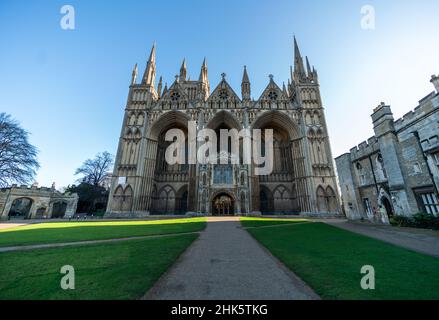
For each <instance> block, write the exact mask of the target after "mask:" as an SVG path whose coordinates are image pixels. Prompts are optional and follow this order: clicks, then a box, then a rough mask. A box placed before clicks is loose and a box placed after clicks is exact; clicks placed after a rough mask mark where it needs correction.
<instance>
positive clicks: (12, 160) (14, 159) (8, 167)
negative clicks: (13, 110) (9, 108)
mask: <svg viewBox="0 0 439 320" xmlns="http://www.w3.org/2000/svg"><path fill="white" fill-rule="evenodd" d="M28 137H29V133H28V132H27V131H26V130H24V129H23V128H21V127H20V124H19V123H18V122H17V121H16V120H14V119H12V118H11V116H10V115H7V114H6V113H0V186H1V187H6V186H9V185H11V184H12V183H19V184H30V183H32V180H33V179H34V178H35V175H36V170H37V169H38V168H39V167H40V165H39V163H38V160H37V154H38V151H37V148H35V147H34V146H33V145H31V144H30V143H29V141H28Z"/></svg>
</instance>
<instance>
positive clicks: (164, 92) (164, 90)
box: [162, 83, 168, 96]
mask: <svg viewBox="0 0 439 320" xmlns="http://www.w3.org/2000/svg"><path fill="white" fill-rule="evenodd" d="M166 92H168V84H167V83H165V88H164V89H163V93H162V96H164V95H165V94H166Z"/></svg>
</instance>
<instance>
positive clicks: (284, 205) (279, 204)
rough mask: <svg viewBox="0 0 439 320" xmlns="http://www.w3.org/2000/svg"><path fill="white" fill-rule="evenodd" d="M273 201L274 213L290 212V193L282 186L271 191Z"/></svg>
mask: <svg viewBox="0 0 439 320" xmlns="http://www.w3.org/2000/svg"><path fill="white" fill-rule="evenodd" d="M273 201H274V210H275V212H288V211H291V205H292V203H291V192H290V191H289V189H288V188H287V187H285V186H284V185H283V184H281V185H278V186H277V187H276V188H275V189H274V190H273Z"/></svg>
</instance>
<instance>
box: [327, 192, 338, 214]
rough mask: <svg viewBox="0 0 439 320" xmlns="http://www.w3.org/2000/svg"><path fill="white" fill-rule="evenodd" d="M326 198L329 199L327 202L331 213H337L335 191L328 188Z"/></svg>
mask: <svg viewBox="0 0 439 320" xmlns="http://www.w3.org/2000/svg"><path fill="white" fill-rule="evenodd" d="M326 197H327V201H328V209H329V212H336V211H337V197H336V195H335V192H334V190H333V189H332V188H331V187H330V186H328V187H326Z"/></svg>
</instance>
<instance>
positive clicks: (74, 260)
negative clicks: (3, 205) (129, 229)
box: [0, 234, 198, 300]
mask: <svg viewBox="0 0 439 320" xmlns="http://www.w3.org/2000/svg"><path fill="white" fill-rule="evenodd" d="M197 237H198V235H196V234H188V235H179V236H175V237H173V236H171V237H168V238H154V239H142V240H129V241H126V242H117V243H112V244H105V245H104V244H99V245H87V246H75V247H68V248H62V249H60V248H56V249H53V248H52V249H40V250H32V251H26V252H9V253H1V254H0V270H2V272H1V273H0V300H6V299H18V300H24V299H26V300H48V299H56V300H64V299H68V300H72V299H73V300H90V299H139V298H140V297H142V296H143V295H144V294H145V293H146V292H147V291H148V290H149V289H150V288H151V287H152V286H153V285H154V283H155V282H156V281H157V280H158V279H159V278H160V276H161V275H162V274H163V273H164V272H166V270H168V268H169V267H170V266H171V265H172V264H173V263H174V262H175V260H176V259H177V258H178V257H179V256H180V255H181V254H182V253H183V252H184V250H185V249H186V248H187V247H188V246H189V245H190V244H191V243H192V242H193V241H194V240H195V239H196V238H197ZM64 265H70V266H73V267H74V271H75V289H74V290H63V289H62V288H61V286H60V282H61V279H62V277H63V276H64V274H61V273H60V269H61V267H62V266H64Z"/></svg>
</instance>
